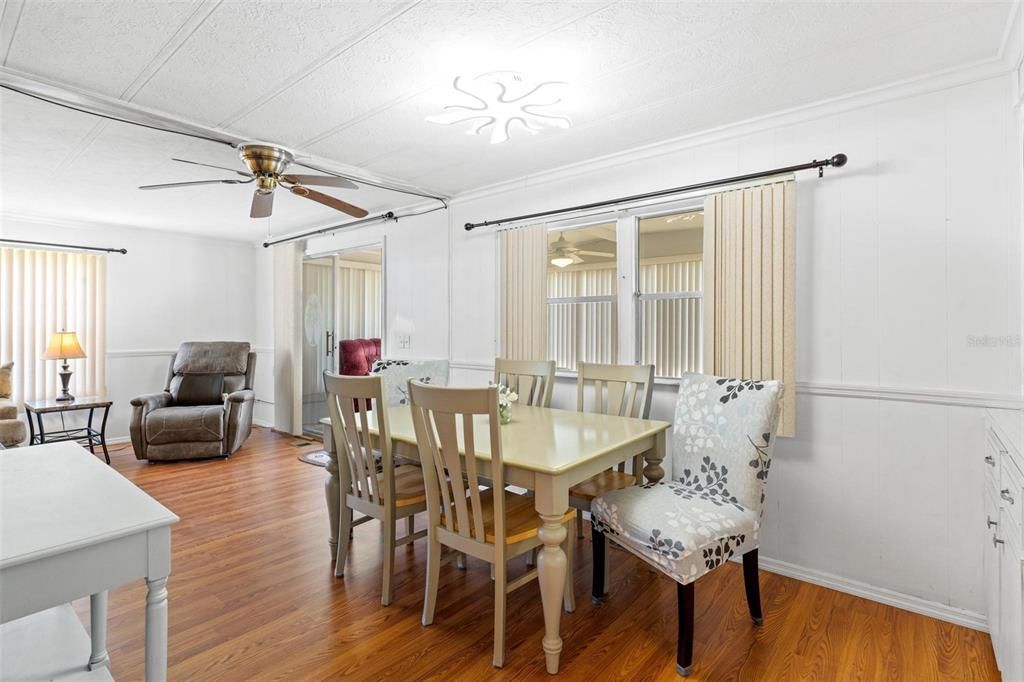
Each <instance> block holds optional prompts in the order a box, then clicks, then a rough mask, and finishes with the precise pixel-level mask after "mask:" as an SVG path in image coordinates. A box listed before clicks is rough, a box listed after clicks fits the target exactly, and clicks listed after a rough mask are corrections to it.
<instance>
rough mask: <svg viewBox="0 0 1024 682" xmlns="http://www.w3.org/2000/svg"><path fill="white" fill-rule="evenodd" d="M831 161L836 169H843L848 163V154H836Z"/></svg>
mask: <svg viewBox="0 0 1024 682" xmlns="http://www.w3.org/2000/svg"><path fill="white" fill-rule="evenodd" d="M829 161H831V162H832V165H833V166H834V167H836V168H842V167H843V166H845V165H846V161H847V158H846V154H836V155H835V156H833V157H832V158H831V159H829Z"/></svg>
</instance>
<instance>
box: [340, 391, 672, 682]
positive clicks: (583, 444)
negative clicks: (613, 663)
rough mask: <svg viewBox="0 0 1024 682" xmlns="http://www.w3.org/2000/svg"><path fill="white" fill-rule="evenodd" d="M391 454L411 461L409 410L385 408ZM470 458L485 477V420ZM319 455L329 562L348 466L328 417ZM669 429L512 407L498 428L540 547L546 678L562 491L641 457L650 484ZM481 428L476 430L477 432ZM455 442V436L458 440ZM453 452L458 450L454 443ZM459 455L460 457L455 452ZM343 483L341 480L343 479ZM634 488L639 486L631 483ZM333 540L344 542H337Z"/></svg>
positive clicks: (556, 644)
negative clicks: (529, 500)
mask: <svg viewBox="0 0 1024 682" xmlns="http://www.w3.org/2000/svg"><path fill="white" fill-rule="evenodd" d="M387 410H388V419H387V423H388V427H389V430H390V435H391V442H392V450H393V453H394V455H395V456H396V457H402V458H406V459H410V460H417V461H418V460H419V449H418V447H417V444H416V432H415V428H414V426H413V419H412V411H411V409H410V408H409V406H408V405H394V406H390V407H388V408H387ZM475 419H476V420H477V421H478V422H479V426H478V427H477V428H475V429H474V430H473V433H474V440H475V443H474V452H475V453H476V458H477V467H478V470H479V472H480V475H481V476H484V477H489V474H490V462H491V452H490V432H489V428H488V425H487V420H488V417H487V416H486V415H480V416H477V417H475ZM321 423H322V424H323V425H324V426H325V428H324V449H325V450H326V451H327V453H328V456H329V461H328V464H327V467H326V468H327V474H328V476H327V481H326V483H325V492H326V498H327V509H328V515H329V517H330V527H331V537H330V540H329V544H330V547H331V552H332V556H333V555H334V553H335V552H336V549H337V543H338V542H339V538H338V527H339V519H340V516H339V515H340V510H341V509H342V508H343V506H342V504H341V501H342V499H341V495H342V491H343V490H346V489H347V488H348V481H347V478H348V472H347V469H348V467H339V466H338V460H337V452H336V451H335V448H334V445H333V440H334V439H333V438H331V436H330V433H331V427H330V425H331V421H330V418H329V417H328V418H324V419H322V420H321ZM670 426H671V424H669V423H668V422H664V421H658V420H654V419H636V418H631V417H619V416H614V415H605V414H600V413H593V412H577V411H573V410H559V409H553V408H546V407H532V406H527V405H520V404H513V405H512V410H511V421H510V422H509V423H508V424H503V425H501V426H500V429H501V431H500V433H501V453H502V460H503V463H504V468H505V482H506V484H509V485H514V486H519V487H521V488H526V489H527V490H530V491H532V494H533V499H534V506H535V508H536V510H537V516H538V537H539V538H540V540H541V542H543V543H544V545H543V549H542V550H541V551H540V552H539V553H538V557H537V580H538V583H539V586H540V595H541V604H542V608H543V612H544V638H543V640H542V647H543V651H544V656H545V663H546V668H547V671H548V672H549V673H551V674H555V673H557V672H558V667H559V659H560V656H561V652H562V638H561V635H560V624H561V615H562V596H563V590H564V586H565V578H566V571H567V570H568V566H567V559H566V555H565V552H564V551H563V550H562V548H561V544H562V541H563V540H565V537H566V530H565V526H563V525H562V520H563V518H564V515H565V513H566V512H567V511H568V509H569V489H570V488H572V487H573V486H574V485H577V484H579V483H582V482H583V481H586V480H587V479H588V478H590V477H591V476H594V475H595V474H598V473H600V472H602V471H604V470H606V469H609V468H611V467H613V466H615V465H617V464H619V463H620V462H625V461H630V460H633V458H635V457H637V456H642V457H643V459H644V463H645V466H644V468H643V479H646V481H647V482H650V483H655V482H657V481H660V480H661V479H662V477H663V476H664V475H665V471H664V469H663V468H662V466H661V463H662V461H663V460H664V458H665V442H666V433H667V431H668V429H669V427H670ZM481 427H482V428H481ZM368 428H369V431H370V434H369V435H370V437H371V439H374V438H376V437H378V435H379V434H378V431H377V420H376V419H375V417H374V415H373V412H372V411H370V413H369V415H368ZM460 438H461V434H460ZM459 447H460V450H462V448H463V444H462V443H461V442H460V445H459ZM462 454H465V453H464V450H462ZM343 479H345V480H343ZM638 482H640V481H639V480H638ZM340 541H347V538H341V539H340Z"/></svg>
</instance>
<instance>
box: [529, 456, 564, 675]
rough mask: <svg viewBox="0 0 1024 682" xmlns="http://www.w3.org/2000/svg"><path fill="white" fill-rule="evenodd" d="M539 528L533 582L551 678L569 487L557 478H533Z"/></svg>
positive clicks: (558, 649)
mask: <svg viewBox="0 0 1024 682" xmlns="http://www.w3.org/2000/svg"><path fill="white" fill-rule="evenodd" d="M534 499H535V505H536V508H537V513H538V514H539V516H540V519H541V526H540V529H539V530H538V532H537V535H538V537H539V538H540V540H541V542H543V543H544V547H543V548H542V549H541V551H540V552H539V553H538V555H537V582H538V583H539V585H540V599H541V604H542V606H543V608H544V639H543V642H542V645H543V648H544V658H545V662H546V664H547V671H548V672H549V673H550V674H552V675H554V674H555V673H557V672H558V663H559V659H560V658H561V654H562V637H561V633H560V631H559V628H560V625H561V620H562V599H563V596H564V594H565V579H566V572H567V571H568V559H567V557H566V556H565V552H564V551H563V550H562V543H563V542H564V541H565V537H566V530H565V526H564V525H562V518H563V516H564V515H565V513H566V512H567V511H568V510H569V487H568V485H563V484H562V482H561V481H559V480H558V479H557V478H546V477H541V476H537V489H536V491H535V495H534Z"/></svg>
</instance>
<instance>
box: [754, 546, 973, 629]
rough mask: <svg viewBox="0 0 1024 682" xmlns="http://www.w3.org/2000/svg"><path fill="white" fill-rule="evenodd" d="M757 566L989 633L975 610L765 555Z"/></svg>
mask: <svg viewBox="0 0 1024 682" xmlns="http://www.w3.org/2000/svg"><path fill="white" fill-rule="evenodd" d="M737 559H738V558H737ZM757 563H758V566H759V567H760V568H762V569H764V570H766V571H770V572H771V573H777V574H779V575H784V576H786V577H787V578H795V579H796V580H801V581H803V582H805V583H811V584H812V585H820V586H821V587H827V588H829V589H832V590H836V591H837V592H843V593H845V594H852V595H854V596H856V597H864V598H865V599H870V600H871V601H876V602H879V603H881V604H887V605H889V606H895V607H896V608H898V609H903V610H904V611H911V612H913V613H919V614H921V615H923V616H930V617H932V618H937V619H939V620H942V621H946V622H947V623H953V624H954V625H963V626H964V627H968V628H971V629H973V630H980V631H981V632H988V618H986V617H985V616H984V615H982V614H980V613H975V612H974V611H967V610H965V609H958V608H956V607H955V606H949V605H948V604H940V603H939V602H934V601H929V600H927V599H921V598H920V597H913V596H911V595H909V594H903V593H902V592H896V591H895V590H889V589H886V588H884V587H876V586H874V585H869V584H867V583H862V582H860V581H857V580H850V579H849V578H844V577H842V576H839V575H834V574H832V573H825V572H824V571H817V570H814V569H812V568H804V567H803V566H797V565H796V564H791V563H788V562H785V561H780V560H778V559H770V558H768V557H764V556H762V557H759V558H758V562H757Z"/></svg>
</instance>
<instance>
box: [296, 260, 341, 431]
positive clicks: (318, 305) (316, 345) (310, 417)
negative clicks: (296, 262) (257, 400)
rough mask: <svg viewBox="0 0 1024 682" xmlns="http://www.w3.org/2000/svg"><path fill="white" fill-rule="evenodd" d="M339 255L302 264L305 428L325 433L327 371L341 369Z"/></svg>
mask: <svg viewBox="0 0 1024 682" xmlns="http://www.w3.org/2000/svg"><path fill="white" fill-rule="evenodd" d="M335 260H336V257H335V256H326V257H322V258H308V259H306V260H305V261H303V263H302V431H303V433H307V434H310V435H319V434H322V433H323V428H322V427H321V425H320V420H321V419H322V418H324V417H326V416H327V395H326V394H325V393H324V381H323V375H324V370H331V371H337V363H336V362H334V357H335V354H336V350H335V344H334V330H335V328H336V327H335V307H336V306H335V302H334V298H335V296H334V294H335V279H336V270H337V268H336V267H335Z"/></svg>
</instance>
